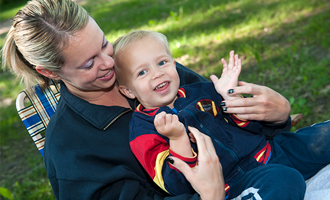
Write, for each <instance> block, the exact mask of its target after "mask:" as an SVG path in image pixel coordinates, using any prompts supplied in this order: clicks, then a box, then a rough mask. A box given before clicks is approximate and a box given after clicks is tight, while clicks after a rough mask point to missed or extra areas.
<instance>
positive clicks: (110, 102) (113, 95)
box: [70, 86, 131, 108]
mask: <svg viewBox="0 0 330 200" xmlns="http://www.w3.org/2000/svg"><path fill="white" fill-rule="evenodd" d="M70 92H72V93H73V94H74V95H76V96H78V97H79V98H82V99H84V100H85V101H88V102H89V103H92V104H96V105H103V106H121V107H125V108H131V107H130V105H129V103H128V101H127V99H126V97H124V95H122V94H121V93H120V91H119V89H118V87H117V86H113V87H111V88H109V89H108V90H100V91H84V92H79V93H76V92H73V91H70Z"/></svg>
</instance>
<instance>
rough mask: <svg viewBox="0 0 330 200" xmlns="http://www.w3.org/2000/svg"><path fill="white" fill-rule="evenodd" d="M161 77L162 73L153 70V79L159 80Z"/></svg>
mask: <svg viewBox="0 0 330 200" xmlns="http://www.w3.org/2000/svg"><path fill="white" fill-rule="evenodd" d="M162 75H164V72H163V71H161V70H157V69H155V70H154V76H153V79H156V78H159V77H161V76H162Z"/></svg>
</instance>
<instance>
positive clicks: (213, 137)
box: [183, 108, 239, 162]
mask: <svg viewBox="0 0 330 200" xmlns="http://www.w3.org/2000/svg"><path fill="white" fill-rule="evenodd" d="M183 110H184V111H186V112H187V113H189V114H190V115H191V116H192V117H193V118H194V119H195V121H196V122H197V123H198V124H199V127H200V128H202V129H203V130H204V131H205V133H207V134H208V135H209V136H210V137H212V139H213V140H214V141H216V143H218V144H219V145H220V146H221V147H222V148H224V149H225V150H226V151H228V152H229V153H230V154H231V155H232V156H233V157H234V159H235V160H236V161H237V162H238V161H239V159H238V157H237V155H236V154H235V153H234V152H233V151H232V150H231V149H229V148H227V147H226V146H225V145H224V144H222V142H220V141H219V140H218V139H217V138H216V137H215V136H214V135H213V134H212V133H211V132H209V131H208V130H207V129H206V128H205V126H204V125H203V124H202V123H201V122H200V121H199V120H198V119H197V117H196V115H195V114H194V113H192V112H191V111H190V110H188V109H186V108H184V109H183Z"/></svg>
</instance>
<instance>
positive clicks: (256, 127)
mask: <svg viewBox="0 0 330 200" xmlns="http://www.w3.org/2000/svg"><path fill="white" fill-rule="evenodd" d="M229 116H230V119H231V121H232V122H233V123H234V124H236V125H237V126H238V127H240V128H242V129H245V130H247V131H250V132H252V133H255V134H261V133H262V127H263V125H262V123H260V122H258V121H249V120H244V119H241V118H239V117H238V116H237V115H235V114H229ZM227 119H228V117H227Z"/></svg>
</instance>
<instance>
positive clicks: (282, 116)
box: [223, 81, 291, 123]
mask: <svg viewBox="0 0 330 200" xmlns="http://www.w3.org/2000/svg"><path fill="white" fill-rule="evenodd" d="M238 85H239V86H238V87H234V88H233V89H234V92H233V93H232V95H235V94H236V95H237V94H251V95H253V97H250V98H241V99H235V100H228V101H227V100H226V101H225V106H223V107H225V108H227V110H226V111H225V112H226V113H232V114H236V115H237V116H238V117H239V118H242V119H245V120H258V121H266V122H270V123H282V122H285V121H286V120H287V119H288V117H289V115H290V111H291V107H290V103H289V102H288V100H287V99H286V98H284V97H283V96H282V95H280V94H279V93H277V92H276V91H274V90H272V89H270V88H268V87H266V86H260V85H256V84H252V83H246V82H244V81H239V82H238Z"/></svg>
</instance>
